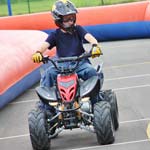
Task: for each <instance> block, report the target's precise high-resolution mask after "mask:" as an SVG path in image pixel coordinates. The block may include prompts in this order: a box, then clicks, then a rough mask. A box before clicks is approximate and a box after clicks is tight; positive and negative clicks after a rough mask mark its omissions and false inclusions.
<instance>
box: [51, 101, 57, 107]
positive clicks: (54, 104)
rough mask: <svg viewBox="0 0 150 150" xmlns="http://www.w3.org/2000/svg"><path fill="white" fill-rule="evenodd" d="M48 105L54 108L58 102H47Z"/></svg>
mask: <svg viewBox="0 0 150 150" xmlns="http://www.w3.org/2000/svg"><path fill="white" fill-rule="evenodd" d="M49 105H50V106H53V107H55V106H57V105H58V102H49Z"/></svg>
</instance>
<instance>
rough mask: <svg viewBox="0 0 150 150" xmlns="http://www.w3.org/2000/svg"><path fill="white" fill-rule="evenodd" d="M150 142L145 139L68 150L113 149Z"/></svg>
mask: <svg viewBox="0 0 150 150" xmlns="http://www.w3.org/2000/svg"><path fill="white" fill-rule="evenodd" d="M148 141H149V139H144V140H137V141H130V142H122V143H115V144H111V145H104V146H103V145H100V146H91V147H83V148H75V149H68V150H87V149H94V148H105V147H112V146H119V145H126V144H136V143H142V142H148Z"/></svg>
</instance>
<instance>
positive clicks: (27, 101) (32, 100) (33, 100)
mask: <svg viewBox="0 0 150 150" xmlns="http://www.w3.org/2000/svg"><path fill="white" fill-rule="evenodd" d="M36 101H38V98H37V99H31V100H26V101H20V102H11V103H9V105H14V104H22V103H31V102H36Z"/></svg>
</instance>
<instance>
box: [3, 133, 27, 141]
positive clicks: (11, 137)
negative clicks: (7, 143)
mask: <svg viewBox="0 0 150 150" xmlns="http://www.w3.org/2000/svg"><path fill="white" fill-rule="evenodd" d="M26 136H29V133H28V134H22V135H15V136H8V137H1V138H0V140H8V139H16V138H21V137H26Z"/></svg>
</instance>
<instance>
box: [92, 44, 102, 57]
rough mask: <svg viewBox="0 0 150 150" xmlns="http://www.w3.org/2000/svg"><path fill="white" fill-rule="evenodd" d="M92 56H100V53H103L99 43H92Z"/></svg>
mask: <svg viewBox="0 0 150 150" xmlns="http://www.w3.org/2000/svg"><path fill="white" fill-rule="evenodd" d="M91 54H92V58H95V57H99V56H100V55H103V53H102V50H101V49H100V47H99V46H98V45H97V44H93V45H92V50H91Z"/></svg>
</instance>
